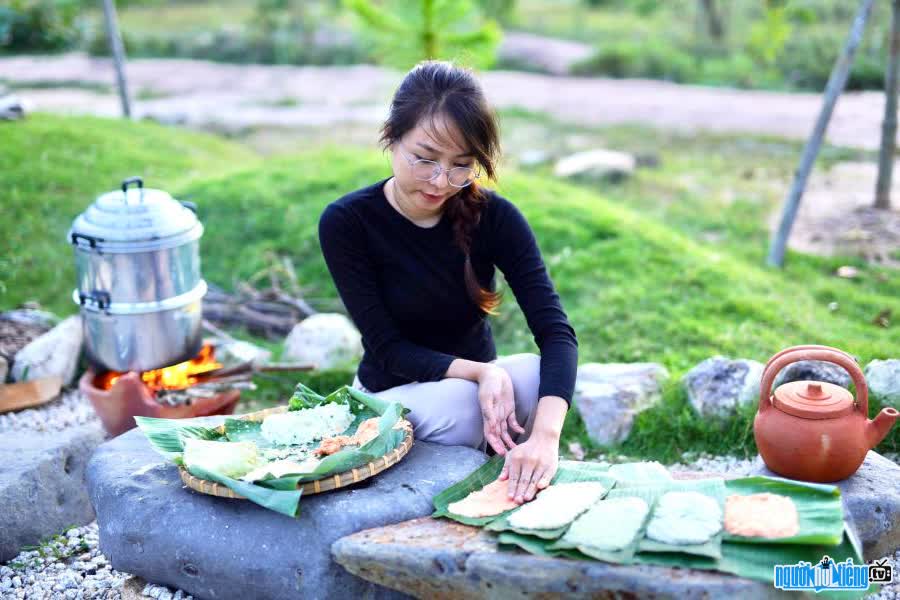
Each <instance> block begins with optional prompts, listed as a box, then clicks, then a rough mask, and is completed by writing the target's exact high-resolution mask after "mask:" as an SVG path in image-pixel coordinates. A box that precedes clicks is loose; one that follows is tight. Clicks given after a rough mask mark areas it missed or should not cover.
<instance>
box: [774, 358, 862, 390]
mask: <svg viewBox="0 0 900 600" xmlns="http://www.w3.org/2000/svg"><path fill="white" fill-rule="evenodd" d="M792 381H827V382H828V383H833V384H835V385H839V386H841V387H843V388H847V389H850V384H851V383H852V382H853V380H852V379H851V378H850V374H849V373H847V371H845V370H844V368H843V367H840V366H838V365H836V364H834V363H830V362H825V361H823V360H801V361H799V362H795V363H791V364H789V365H788V366H786V367H785V368H784V369H782V370H781V372H780V373H779V374H778V376H777V377H775V387H778V386H779V385H781V384H782V383H790V382H792Z"/></svg>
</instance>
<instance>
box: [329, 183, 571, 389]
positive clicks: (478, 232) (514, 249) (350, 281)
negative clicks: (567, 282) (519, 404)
mask: <svg viewBox="0 0 900 600" xmlns="http://www.w3.org/2000/svg"><path fill="white" fill-rule="evenodd" d="M386 181H387V180H386V179H385V180H382V181H379V182H378V183H376V184H374V185H371V186H368V187H365V188H362V189H360V190H357V191H355V192H351V193H350V194H347V195H345V196H343V197H342V198H340V199H338V200H336V201H334V202H332V203H331V204H329V205H328V206H327V207H326V209H325V211H324V212H323V213H322V216H321V218H320V219H319V243H320V244H321V247H322V254H323V256H324V257H325V262H326V263H327V265H328V269H329V271H330V272H331V276H332V278H333V279H334V282H335V285H336V286H337V290H338V293H339V294H340V296H341V300H343V302H344V305H345V306H346V307H347V310H348V312H349V313H350V317H351V318H352V319H353V321H354V323H355V324H356V326H357V327H358V328H359V330H360V333H361V334H362V343H363V349H364V355H363V358H362V361H361V362H360V365H359V370H358V372H357V375H358V377H359V380H360V382H361V383H362V384H363V385H364V386H365V387H366V388H367V389H369V390H371V391H373V392H379V391H381V390H385V389H388V388H391V387H395V386H398V385H403V384H406V383H410V382H413V381H419V382H424V381H438V380H440V379H442V378H443V376H444V374H445V373H446V372H447V369H448V368H449V367H450V363H451V362H453V360H454V359H455V358H463V359H468V360H473V361H478V362H488V361H491V360H493V359H495V358H496V357H497V350H496V347H495V345H494V339H493V335H492V333H491V327H490V323H489V322H488V320H487V318H486V317H487V315H486V313H484V312H483V311H482V310H481V309H480V308H479V307H478V305H477V304H475V302H473V301H472V300H471V299H470V298H469V295H468V293H467V291H466V285H465V280H464V276H463V272H464V264H465V256H464V255H463V253H462V251H461V250H460V249H459V247H458V246H457V245H456V243H455V242H454V239H453V229H452V225H451V223H450V220H449V219H448V218H447V217H446V216H444V217H443V218H441V220H440V221H439V222H438V224H437V225H435V226H433V227H430V228H425V227H419V226H417V225H415V224H414V223H412V222H411V221H409V220H408V219H406V218H405V217H404V216H403V215H401V214H400V213H399V212H397V210H396V209H394V207H393V206H391V205H390V203H389V202H388V200H387V198H386V197H385V195H384V183H385V182H386ZM485 192H486V193H487V194H488V196H489V200H488V202H487V204H486V205H485V207H484V210H483V211H482V216H481V220H480V222H479V224H478V226H477V227H476V229H475V232H474V234H473V242H472V252H471V260H472V266H473V267H474V270H475V273H476V276H477V278H478V280H479V282H480V283H481V286H482V287H483V288H485V289H490V290H493V289H495V281H494V275H495V266H496V267H497V268H499V269H500V270H501V271H502V272H503V274H504V275H505V277H506V280H507V282H508V284H509V287H510V288H511V289H512V291H513V293H514V294H515V297H516V300H517V301H518V303H519V306H520V307H521V309H522V312H523V313H524V314H525V318H526V320H527V322H528V326H529V328H530V329H531V332H532V334H533V335H534V339H535V342H536V343H537V345H538V347H539V348H540V352H541V369H540V389H539V394H540V396H539V397H541V398H542V397H544V396H559V397H561V398H563V399H564V400H566V402H571V399H572V393H573V390H574V387H575V374H576V370H577V365H578V343H577V341H576V338H575V332H574V330H573V329H572V327H571V326H570V325H569V322H568V319H567V317H566V314H565V312H564V311H563V309H562V306H561V304H560V301H559V296H558V295H557V293H556V291H555V290H554V288H553V283H552V282H551V281H550V277H549V275H548V274H547V269H546V267H545V266H544V262H543V260H542V258H541V254H540V250H539V249H538V245H537V242H536V241H535V238H534V234H533V233H532V231H531V228H530V227H529V225H528V223H527V222H526V220H525V217H524V216H522V213H521V212H519V210H518V208H516V206H515V205H513V204H512V203H511V202H509V201H508V200H506V199H505V198H503V197H501V196H500V195H499V194H497V193H495V192H493V191H490V190H485Z"/></svg>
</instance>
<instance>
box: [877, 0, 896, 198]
mask: <svg viewBox="0 0 900 600" xmlns="http://www.w3.org/2000/svg"><path fill="white" fill-rule="evenodd" d="M892 5H893V10H892V11H891V12H892V15H891V51H890V54H889V55H888V67H887V74H886V75H885V84H884V98H885V100H884V122H883V123H882V125H881V152H880V153H879V155H878V183H877V184H876V185H875V208H881V209H884V210H887V209H889V208H890V207H891V179H892V178H893V174H894V148H895V147H896V145H897V85H898V83H900V0H894V1H893V3H892Z"/></svg>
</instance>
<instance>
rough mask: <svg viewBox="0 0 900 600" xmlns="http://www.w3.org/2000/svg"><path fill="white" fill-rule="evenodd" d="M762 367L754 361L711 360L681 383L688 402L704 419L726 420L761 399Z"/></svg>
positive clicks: (715, 357) (694, 369) (716, 358)
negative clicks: (709, 417)
mask: <svg viewBox="0 0 900 600" xmlns="http://www.w3.org/2000/svg"><path fill="white" fill-rule="evenodd" d="M763 367H764V365H763V364H762V363H760V362H757V361H755V360H747V359H737V360H731V359H729V358H726V357H724V356H714V357H712V358H708V359H706V360H704V361H703V362H701V363H700V364H698V365H697V366H696V367H694V368H693V369H691V370H690V371H688V373H687V374H686V375H685V376H684V379H683V380H682V382H683V384H684V387H685V389H686V390H687V396H688V402H689V403H690V405H691V406H692V407H693V408H694V410H695V411H697V413H699V414H700V415H701V416H704V417H706V416H715V417H727V416H729V415H731V414H733V413H734V412H735V411H736V410H737V408H738V407H739V406H743V405H746V404H748V403H752V402H753V401H754V400H758V398H759V386H760V380H761V379H762V372H763Z"/></svg>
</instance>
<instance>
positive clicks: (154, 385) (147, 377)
mask: <svg viewBox="0 0 900 600" xmlns="http://www.w3.org/2000/svg"><path fill="white" fill-rule="evenodd" d="M215 354H216V350H215V348H214V347H213V346H212V345H211V344H204V346H203V348H201V349H200V352H199V353H198V354H197V356H195V357H194V358H192V359H191V360H188V361H185V362H183V363H178V364H177V365H172V366H170V367H164V368H162V369H154V370H153V371H144V372H143V373H141V379H142V380H143V381H144V383H145V384H146V385H147V387H148V388H149V389H150V391H151V392H154V393H155V392H158V391H159V390H163V389H165V390H181V389H184V388H186V387H190V386H192V385H194V384H195V383H197V377H196V376H197V375H200V374H202V373H207V372H209V371H214V370H215V369H219V368H221V367H222V365H221V364H220V363H218V362H216V357H215ZM122 375H124V373H117V372H115V371H110V372H108V373H104V374H103V375H100V376H99V377H97V378H96V379H95V381H94V383H95V385H96V386H97V387H98V388H100V389H104V390H108V389H110V388H112V386H113V385H115V383H116V381H118V379H119V377H121V376H122Z"/></svg>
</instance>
